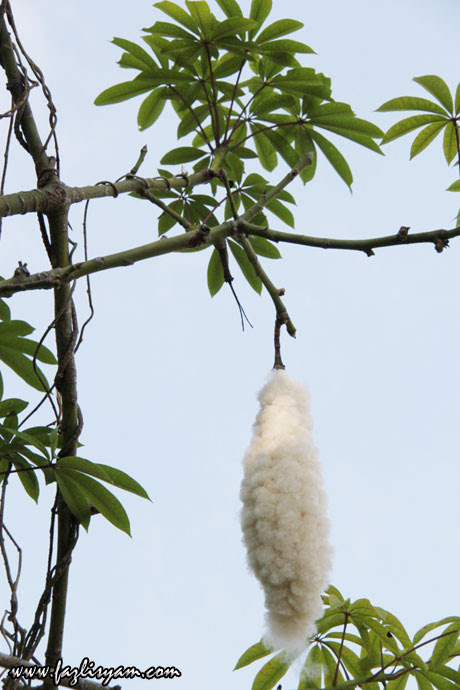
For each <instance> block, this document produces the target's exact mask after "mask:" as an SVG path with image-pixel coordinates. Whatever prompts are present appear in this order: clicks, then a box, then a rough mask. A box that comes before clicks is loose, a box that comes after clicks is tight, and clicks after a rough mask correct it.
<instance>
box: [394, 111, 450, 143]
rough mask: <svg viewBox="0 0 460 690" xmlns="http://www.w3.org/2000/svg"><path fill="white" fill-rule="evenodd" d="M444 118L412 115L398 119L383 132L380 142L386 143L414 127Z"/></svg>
mask: <svg viewBox="0 0 460 690" xmlns="http://www.w3.org/2000/svg"><path fill="white" fill-rule="evenodd" d="M446 121H447V120H446V118H443V117H442V116H440V115H412V116H411V117H407V118H405V119H404V120H400V121H399V122H397V123H396V124H394V125H393V126H392V127H390V129H389V130H388V131H387V132H386V133H385V135H384V137H383V139H382V144H388V143H389V142H390V141H394V139H397V138H398V137H402V136H403V135H404V134H408V133H409V132H412V131H413V130H414V129H418V128H419V127H423V125H428V124H431V123H432V122H446Z"/></svg>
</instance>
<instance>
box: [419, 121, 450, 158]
mask: <svg viewBox="0 0 460 690" xmlns="http://www.w3.org/2000/svg"><path fill="white" fill-rule="evenodd" d="M445 126H446V123H445V122H434V123H433V124H431V125H428V126H427V127H424V129H422V131H421V132H419V133H418V134H417V136H416V137H415V139H414V141H413V142H412V146H411V149H410V157H411V159H412V158H414V157H415V156H417V155H418V154H419V153H421V152H422V151H423V150H424V149H426V147H427V146H429V144H431V142H432V141H433V139H435V138H436V137H437V136H438V134H439V133H440V132H441V130H442V129H443V128H444V127H445Z"/></svg>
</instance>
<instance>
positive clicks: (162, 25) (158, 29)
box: [144, 22, 195, 40]
mask: <svg viewBox="0 0 460 690" xmlns="http://www.w3.org/2000/svg"><path fill="white" fill-rule="evenodd" d="M144 31H149V32H150V33H152V34H160V36H167V37H168V38H185V39H187V40H190V39H192V40H195V36H194V35H193V34H190V33H189V32H188V31H185V29H182V28H181V27H180V26H177V24H171V23H170V22H155V24H154V25H153V26H151V27H150V28H149V29H144Z"/></svg>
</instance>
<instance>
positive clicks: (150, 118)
mask: <svg viewBox="0 0 460 690" xmlns="http://www.w3.org/2000/svg"><path fill="white" fill-rule="evenodd" d="M165 105H166V101H165V99H164V97H163V94H162V92H161V91H160V90H158V89H157V90H155V91H152V93H150V94H149V95H148V96H147V98H146V99H145V100H144V101H143V102H142V105H141V107H140V108H139V112H138V114H137V124H138V125H139V129H140V130H141V132H143V131H144V130H145V129H147V128H148V127H151V126H152V125H153V123H154V122H156V120H157V119H158V118H159V117H160V115H161V113H162V112H163V108H164V107H165Z"/></svg>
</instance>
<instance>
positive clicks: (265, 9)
mask: <svg viewBox="0 0 460 690" xmlns="http://www.w3.org/2000/svg"><path fill="white" fill-rule="evenodd" d="M271 10H272V0H252V2H251V11H250V13H249V17H250V18H251V19H253V20H254V21H255V22H256V24H257V29H253V30H252V31H250V32H249V38H250V39H251V38H252V37H253V36H254V35H255V34H256V33H257V31H258V30H259V28H260V27H261V26H262V24H263V23H264V21H265V20H266V18H267V17H268V15H269V14H270V12H271Z"/></svg>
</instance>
